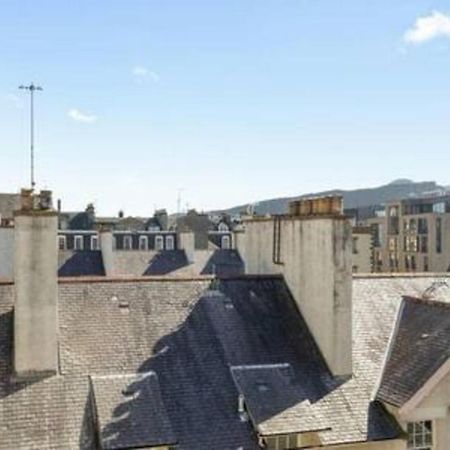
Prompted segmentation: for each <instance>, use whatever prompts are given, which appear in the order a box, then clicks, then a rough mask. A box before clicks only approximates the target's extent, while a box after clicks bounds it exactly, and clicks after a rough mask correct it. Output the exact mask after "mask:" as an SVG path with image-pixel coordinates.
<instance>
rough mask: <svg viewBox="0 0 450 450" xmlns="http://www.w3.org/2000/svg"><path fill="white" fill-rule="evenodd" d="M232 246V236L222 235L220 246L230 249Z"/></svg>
mask: <svg viewBox="0 0 450 450" xmlns="http://www.w3.org/2000/svg"><path fill="white" fill-rule="evenodd" d="M230 246H231V245H230V236H228V235H226V236H222V239H221V241H220V248H222V249H223V250H229V248H230Z"/></svg>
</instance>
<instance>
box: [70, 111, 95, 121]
mask: <svg viewBox="0 0 450 450" xmlns="http://www.w3.org/2000/svg"><path fill="white" fill-rule="evenodd" d="M67 115H68V116H69V117H70V118H71V119H73V120H75V122H83V123H94V122H96V121H97V119H98V117H97V116H94V115H93V114H86V113H83V112H81V111H80V110H79V109H76V108H72V109H70V110H69V111H68V112H67Z"/></svg>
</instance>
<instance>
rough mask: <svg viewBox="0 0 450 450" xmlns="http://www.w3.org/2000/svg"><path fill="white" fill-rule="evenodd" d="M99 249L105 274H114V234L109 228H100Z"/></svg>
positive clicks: (109, 275) (108, 275)
mask: <svg viewBox="0 0 450 450" xmlns="http://www.w3.org/2000/svg"><path fill="white" fill-rule="evenodd" d="M100 250H101V251H102V259H103V267H104V269H105V275H106V276H107V277H111V276H113V275H114V236H113V232H112V231H111V230H110V229H102V230H100Z"/></svg>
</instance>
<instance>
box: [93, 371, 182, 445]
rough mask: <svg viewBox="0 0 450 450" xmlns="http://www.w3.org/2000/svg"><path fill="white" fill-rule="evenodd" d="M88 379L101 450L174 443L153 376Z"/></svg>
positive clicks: (129, 375) (116, 376) (132, 375)
mask: <svg viewBox="0 0 450 450" xmlns="http://www.w3.org/2000/svg"><path fill="white" fill-rule="evenodd" d="M90 379H91V386H92V391H93V392H92V398H93V404H94V405H95V406H94V407H95V417H96V424H97V426H98V435H99V436H100V442H101V447H102V449H105V450H115V449H124V448H143V447H153V446H155V447H156V446H160V445H170V444H175V443H176V438H175V435H174V432H173V430H172V426H171V424H170V420H169V417H168V415H167V412H166V409H165V407H164V402H163V400H162V396H161V390H160V387H159V382H158V376H157V375H156V373H155V372H147V373H139V374H124V375H103V376H95V375H94V376H92V377H90Z"/></svg>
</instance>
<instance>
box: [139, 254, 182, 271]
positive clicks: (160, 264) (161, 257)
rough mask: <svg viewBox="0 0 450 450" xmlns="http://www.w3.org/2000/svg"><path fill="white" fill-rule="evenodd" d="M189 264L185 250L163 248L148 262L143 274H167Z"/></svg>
mask: <svg viewBox="0 0 450 450" xmlns="http://www.w3.org/2000/svg"><path fill="white" fill-rule="evenodd" d="M188 264H189V263H188V260H187V257H186V254H185V252H184V250H162V251H160V252H158V253H157V254H156V255H155V256H153V258H152V259H151V260H150V261H149V262H148V266H147V268H146V269H145V272H144V273H143V274H142V275H167V274H169V273H171V272H174V271H176V270H178V269H181V268H182V267H185V266H187V265H188Z"/></svg>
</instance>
